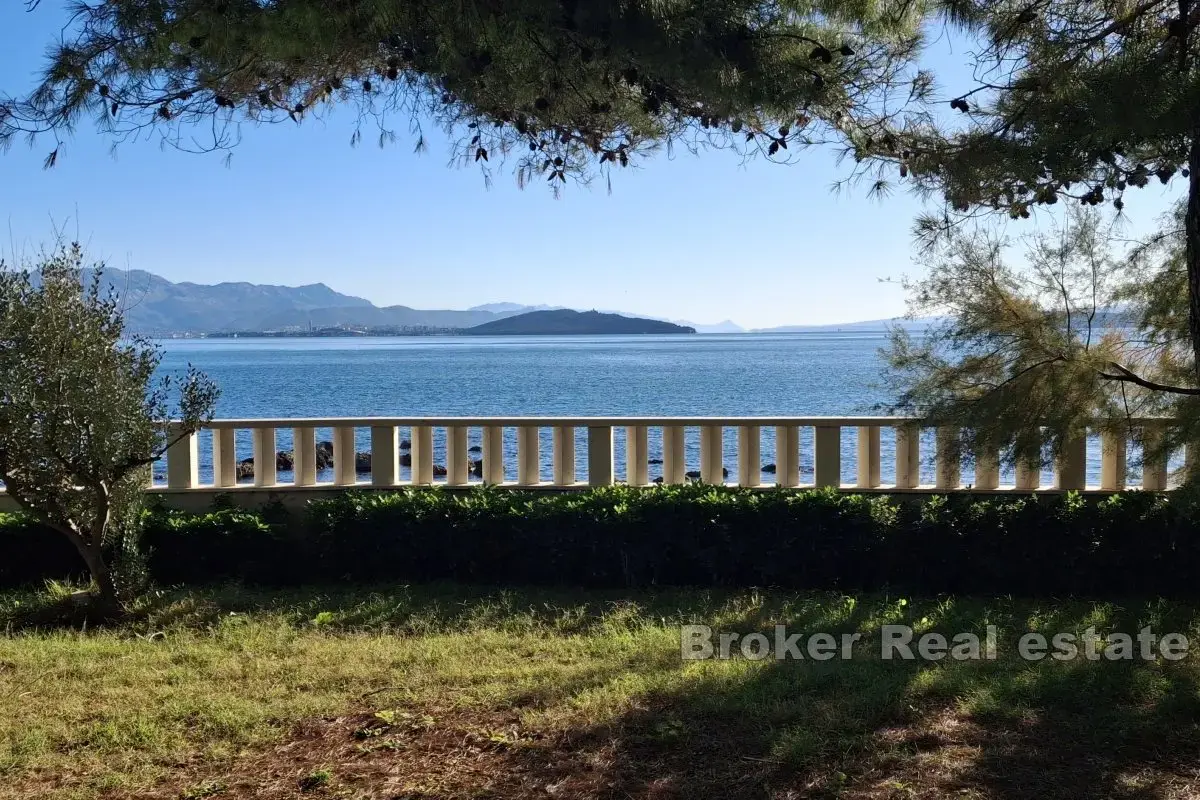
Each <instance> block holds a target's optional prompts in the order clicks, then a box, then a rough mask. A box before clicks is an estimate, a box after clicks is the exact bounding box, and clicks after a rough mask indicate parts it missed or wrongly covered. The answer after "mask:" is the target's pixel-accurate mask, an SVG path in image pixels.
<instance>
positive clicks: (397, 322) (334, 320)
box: [236, 305, 520, 330]
mask: <svg viewBox="0 0 1200 800" xmlns="http://www.w3.org/2000/svg"><path fill="white" fill-rule="evenodd" d="M518 313H520V312H518V311H510V312H507V313H492V312H490V311H454V310H438V309H435V310H422V309H419V308H409V307H408V306H386V307H384V308H378V307H376V306H370V305H369V306H366V307H356V308H347V307H335V308H313V309H307V310H303V311H300V310H292V311H283V312H280V313H277V314H271V315H267V316H263V317H260V318H259V319H258V321H257V322H255V321H254V320H250V319H247V320H244V324H242V325H239V326H237V327H236V329H237V330H282V329H285V328H306V327H308V326H309V325H310V324H311V325H312V326H313V327H314V328H329V327H335V326H339V325H341V326H350V327H400V328H402V327H417V326H421V327H434V328H470V327H473V326H475V325H481V324H483V323H485V322H491V321H493V320H497V319H503V318H504V317H506V316H512V315H513V314H518Z"/></svg>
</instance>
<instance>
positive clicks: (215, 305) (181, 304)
mask: <svg viewBox="0 0 1200 800" xmlns="http://www.w3.org/2000/svg"><path fill="white" fill-rule="evenodd" d="M84 279H85V280H91V276H90V274H88V275H85V276H84ZM102 281H103V283H104V285H105V286H106V288H108V287H111V288H112V289H114V290H115V291H116V292H117V294H118V295H119V297H120V301H121V304H122V307H123V308H124V309H125V314H126V319H127V320H128V323H129V327H130V328H131V329H133V330H136V331H141V332H144V333H171V332H184V331H219V330H237V329H239V328H244V327H246V322H247V321H251V320H256V319H263V318H265V317H268V316H286V315H288V314H298V313H300V312H307V311H309V310H311V309H318V308H330V307H340V308H360V309H361V308H373V306H372V305H371V303H370V301H368V300H364V299H363V298H361V297H351V296H350V295H345V294H341V293H340V292H335V291H334V290H333V289H330V288H329V287H328V286H326V285H325V284H323V283H314V284H310V285H308V286H271V285H262V284H254V283H218V284H214V285H204V284H198V283H172V282H171V281H168V280H167V279H165V278H162V277H159V276H158V275H154V274H151V273H149V272H145V271H143V270H122V269H112V268H107V269H105V270H104V274H103V277H102ZM249 327H254V328H259V327H260V326H258V325H251V326H249Z"/></svg>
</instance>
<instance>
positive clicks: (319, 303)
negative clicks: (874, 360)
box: [85, 268, 927, 336]
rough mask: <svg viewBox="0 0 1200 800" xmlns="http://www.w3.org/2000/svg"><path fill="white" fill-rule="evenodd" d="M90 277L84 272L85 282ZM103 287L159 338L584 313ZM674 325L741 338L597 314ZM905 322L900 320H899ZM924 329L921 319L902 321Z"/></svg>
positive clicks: (126, 280)
mask: <svg viewBox="0 0 1200 800" xmlns="http://www.w3.org/2000/svg"><path fill="white" fill-rule="evenodd" d="M87 278H90V276H87V275H85V279H87ZM103 283H104V285H105V286H106V288H111V289H113V290H115V291H116V292H117V294H118V295H119V296H120V299H121V303H122V306H123V308H124V311H125V316H126V321H127V324H128V326H129V328H130V329H131V330H133V331H137V332H139V333H145V334H150V335H158V336H171V335H188V334H191V335H198V334H215V333H230V332H235V331H277V332H290V331H291V332H294V331H305V330H309V329H314V330H315V329H322V328H348V329H349V328H354V329H371V328H374V329H390V330H397V331H403V330H421V329H424V330H433V329H436V330H442V329H462V328H473V327H475V326H478V325H485V324H488V323H492V322H496V321H498V320H503V319H507V318H509V317H513V316H516V315H519V314H528V313H529V312H540V311H563V310H571V311H586V310H594V309H565V308H564V307H562V306H548V305H523V304H521V303H508V302H502V303H486V304H484V305H478V306H473V307H471V308H468V309H466V310H454V309H418V308H411V307H409V306H402V305H395V306H377V305H375V304H374V303H372V302H371V301H370V300H366V299H364V298H362V297H354V296H352V295H347V294H342V293H341V292H337V291H334V290H333V289H330V288H329V287H328V286H326V285H325V284H323V283H313V284H309V285H307V286H273V285H264V284H255V283H240V282H239V283H218V284H200V283H190V282H185V283H173V282H171V281H169V280H167V279H166V278H163V277H161V276H159V275H155V274H153V273H150V272H146V271H144V270H122V269H114V268H108V269H105V271H104V275H103ZM594 311H598V313H601V314H616V315H620V316H622V317H631V318H638V319H642V320H650V321H656V322H662V323H669V324H670V325H672V326H679V327H683V328H692V329H695V331H696V332H697V333H742V332H744V331H745V328H743V327H741V326H740V325H738V324H736V323H734V322H731V321H730V320H724V321H722V322H718V323H714V324H701V323H695V322H691V321H689V320H682V319H677V320H670V319H667V318H665V317H649V316H645V315H638V314H630V313H627V312H622V311H613V310H608V309H599V310H594ZM897 321H898V320H870V321H867V322H855V323H848V324H843V325H816V326H814V325H799V326H784V327H778V328H762V329H756V330H755V332H778V333H782V332H809V331H812V332H815V331H830V330H846V331H853V330H881V329H882V328H884V327H885V326H886V325H888V324H890V323H892V322H897ZM899 322H903V321H899ZM903 324H904V325H905V327H910V326H911V327H915V328H922V327H925V325H926V324H927V323H923V322H922V321H916V322H903Z"/></svg>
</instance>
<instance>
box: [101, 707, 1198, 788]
mask: <svg viewBox="0 0 1200 800" xmlns="http://www.w3.org/2000/svg"><path fill="white" fill-rule="evenodd" d="M700 722H701V721H700V720H695V719H692V720H688V722H687V726H688V728H687V730H680V729H679V726H678V718H677V717H675V716H673V715H672V714H670V713H669V711H668V709H666V708H661V707H659V708H655V707H652V706H647V707H641V708H637V709H634V710H632V711H631V712H630V714H628V715H627V716H626V717H624V718H622V719H621V720H619V721H617V722H614V723H613V724H610V725H606V726H600V727H593V728H586V729H570V728H567V729H558V730H552V729H537V728H531V727H528V726H526V725H523V724H522V721H521V717H520V715H519V714H517V713H514V712H511V711H504V712H501V711H484V710H477V709H471V710H467V709H429V710H427V711H412V710H408V711H395V712H392V711H384V712H366V711H364V712H361V713H356V714H352V715H348V716H344V717H337V718H329V719H314V720H308V721H305V722H303V723H302V724H300V725H298V726H296V728H295V730H294V731H293V733H292V735H291V736H290V737H289V738H288V739H287V740H286V741H284V742H282V743H280V744H278V745H276V746H273V747H270V748H267V749H264V750H261V751H259V752H256V753H252V754H248V755H245V756H243V757H240V758H238V759H236V760H235V761H234V762H232V763H230V764H225V765H220V766H216V765H205V764H200V763H197V764H191V765H187V766H186V767H184V768H182V769H180V770H179V771H178V772H177V773H176V774H175V775H174V777H173V778H172V780H170V781H169V782H168V783H165V784H162V785H160V786H159V787H157V788H155V789H154V790H153V791H149V792H136V793H130V792H122V793H116V794H111V795H109V796H110V797H112V798H114V800H115V798H121V799H122V800H124V798H132V797H137V798H154V799H155V800H159V799H162V800H166V799H167V798H171V800H179V799H180V798H183V799H184V800H201V798H207V797H217V798H226V797H236V798H252V799H253V800H285V798H286V799H288V800H292V799H295V800H300V799H301V798H320V797H347V798H349V797H352V798H360V799H361V800H434V798H437V799H438V800H457V799H458V798H473V799H478V798H513V799H514V800H525V799H526V798H543V799H545V798H605V799H608V798H613V799H614V800H615V799H616V798H622V800H627V799H628V798H638V799H639V800H666V799H667V798H671V799H672V800H674V799H675V798H679V799H680V800H682V799H683V798H733V800H742V799H743V798H744V799H745V800H750V798H755V799H756V800H762V798H768V799H769V800H796V799H798V798H827V797H828V798H833V797H838V798H853V799H854V800H899V799H900V798H943V797H957V798H973V799H976V800H981V799H983V798H987V799H988V800H993V799H994V800H1010V799H1011V800H1017V798H1035V797H1036V798H1043V797H1048V798H1095V797H1100V798H1129V800H1149V798H1163V799H1164V800H1175V799H1176V798H1194V797H1200V756H1198V754H1197V752H1196V744H1193V743H1192V742H1191V741H1190V740H1187V739H1185V738H1184V737H1173V736H1170V735H1169V734H1168V735H1165V737H1164V738H1162V739H1158V740H1156V741H1153V742H1151V741H1146V742H1144V743H1138V742H1136V741H1135V742H1126V743H1124V744H1122V745H1121V746H1119V747H1114V748H1113V749H1111V750H1107V751H1098V750H1095V749H1092V748H1091V746H1090V745H1089V744H1088V742H1087V741H1086V739H1081V738H1080V737H1079V736H1078V735H1077V731H1076V729H1075V728H1074V727H1073V722H1074V721H1072V720H1059V721H1057V722H1053V723H1049V724H1047V723H1045V721H1044V720H1038V719H1033V720H1028V721H1026V722H1025V723H1019V722H1018V723H1013V722H1011V721H1006V722H1004V723H996V724H991V725H985V724H980V723H978V722H975V721H972V720H970V719H967V718H964V717H961V716H958V715H955V714H953V713H951V712H946V713H944V714H941V715H935V716H933V717H930V718H928V719H927V720H925V721H923V722H921V723H919V724H913V725H902V726H893V727H887V728H882V729H880V730H879V731H877V732H876V733H875V735H874V736H873V737H872V738H871V742H872V744H871V746H870V747H869V748H868V749H865V750H863V751H862V752H859V753H855V754H850V756H849V758H847V759H846V760H845V761H843V762H842V763H840V764H838V765H836V767H832V766H831V767H830V768H828V769H826V768H824V766H823V767H820V768H818V769H815V770H803V771H794V770H791V769H789V768H788V767H787V765H785V764H782V763H780V762H778V761H776V760H773V759H772V758H770V757H768V756H767V755H765V754H764V748H763V746H762V742H761V739H760V738H759V737H754V736H752V735H748V732H747V731H746V730H743V729H742V728H741V726H740V725H739V724H738V721H737V720H730V719H726V720H720V719H710V720H706V721H704V724H703V725H700V727H697V724H698V723H700Z"/></svg>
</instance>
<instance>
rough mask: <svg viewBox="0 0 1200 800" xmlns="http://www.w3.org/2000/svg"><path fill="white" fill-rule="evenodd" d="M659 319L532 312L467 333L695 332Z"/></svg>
mask: <svg viewBox="0 0 1200 800" xmlns="http://www.w3.org/2000/svg"><path fill="white" fill-rule="evenodd" d="M695 332H696V331H695V329H694V328H685V327H683V326H680V325H673V324H672V323H670V322H662V321H660V320H656V319H641V318H638V317H626V316H622V315H621V314H602V313H600V312H599V311H571V310H570V309H560V310H557V311H530V312H529V313H527V314H518V315H517V316H515V317H508V318H507V319H501V320H496V321H495V322H487V323H484V324H483V325H478V326H476V327H474V328H471V329H470V330H467V331H465V333H470V334H479V335H497V336H499V335H512V334H520V335H536V334H605V333H695Z"/></svg>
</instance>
